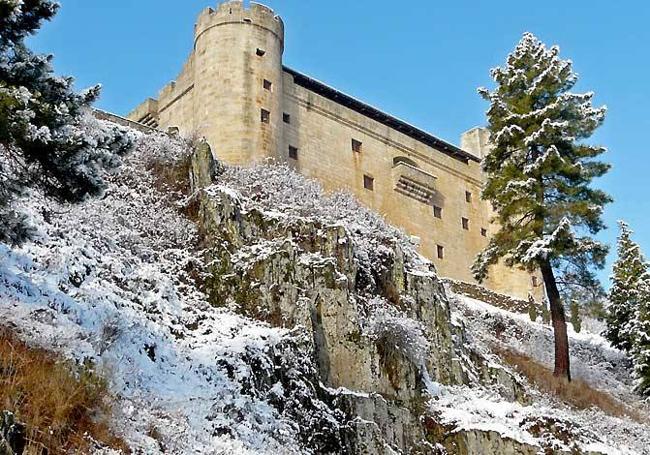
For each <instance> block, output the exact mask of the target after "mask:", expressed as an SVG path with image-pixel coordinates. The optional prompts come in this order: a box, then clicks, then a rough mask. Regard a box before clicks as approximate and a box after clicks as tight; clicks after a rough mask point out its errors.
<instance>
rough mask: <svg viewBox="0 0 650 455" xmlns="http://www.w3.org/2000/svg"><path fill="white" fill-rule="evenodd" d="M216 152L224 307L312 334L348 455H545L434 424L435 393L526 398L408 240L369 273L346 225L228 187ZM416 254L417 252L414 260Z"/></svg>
mask: <svg viewBox="0 0 650 455" xmlns="http://www.w3.org/2000/svg"><path fill="white" fill-rule="evenodd" d="M218 173H219V168H218V166H217V165H216V163H215V161H214V159H213V158H212V155H211V153H210V151H209V148H207V146H204V147H199V149H198V151H197V152H196V153H195V156H194V157H193V162H192V182H193V186H194V190H195V194H196V197H197V198H198V222H199V225H200V229H201V231H202V233H203V236H204V238H205V243H206V245H208V247H209V248H208V251H207V253H206V254H207V261H208V262H209V263H210V264H211V276H210V277H209V279H208V281H207V289H208V292H209V294H210V299H211V301H212V302H213V303H214V304H215V305H227V306H230V307H232V308H235V309H237V311H240V312H242V313H244V314H246V315H248V316H250V317H253V318H256V319H260V320H264V321H267V322H268V323H270V324H272V325H275V326H280V327H287V328H296V329H297V330H301V331H303V332H304V334H305V338H306V339H307V340H308V343H309V344H310V348H309V349H311V351H312V356H311V357H312V362H313V364H314V368H315V371H316V374H317V376H318V382H320V387H321V388H322V390H321V391H320V392H319V393H321V395H327V396H328V400H329V403H330V405H331V406H332V407H334V408H337V409H338V410H340V411H342V414H343V415H344V416H345V417H344V418H343V422H341V434H342V436H341V440H340V447H339V448H338V449H333V448H331V447H330V449H331V450H332V451H334V452H339V453H354V454H392V453H431V454H434V453H458V454H465V453H506V454H507V453H513V454H514V453H522V454H528V453H536V452H535V451H534V449H535V448H533V447H532V446H526V445H524V444H520V443H518V442H516V441H514V440H510V439H503V438H501V437H499V435H498V434H496V433H490V432H478V431H466V432H463V431H455V430H453V429H449V428H445V427H444V426H442V425H439V424H437V423H436V420H435V418H433V417H431V416H430V415H429V413H430V410H429V407H428V400H429V399H430V398H431V395H430V392H431V388H432V387H433V388H435V383H440V384H468V383H471V382H481V383H493V384H494V383H496V384H499V385H500V386H501V388H502V389H503V390H504V395H505V396H506V397H508V398H509V399H511V400H519V401H524V400H525V398H526V397H525V394H524V393H523V389H522V387H521V385H520V384H519V383H518V382H517V380H515V378H514V377H513V376H512V375H511V374H509V373H507V372H506V371H505V370H502V369H498V368H494V367H493V366H488V365H489V363H488V362H486V361H485V359H483V358H482V357H481V356H480V355H479V354H478V353H475V352H469V351H468V350H467V348H466V343H465V337H464V333H463V328H462V326H460V325H457V324H453V323H452V318H451V314H450V309H449V303H448V300H447V297H446V295H445V290H444V287H443V286H442V284H441V283H440V281H439V280H438V278H437V276H436V274H435V270H434V268H433V265H431V264H429V263H427V262H418V261H413V260H412V258H411V257H410V256H409V252H406V251H404V249H403V248H402V246H400V244H399V243H398V242H392V243H387V244H385V245H382V246H383V249H382V251H383V253H382V254H381V255H379V256H378V257H379V258H380V259H379V260H378V262H379V263H377V264H374V265H373V266H372V267H370V268H369V269H367V268H366V269H364V268H362V267H361V266H360V265H359V264H360V261H359V260H358V251H357V248H358V246H357V245H355V242H354V240H353V238H352V237H351V236H350V235H349V233H348V232H346V229H345V228H344V227H342V226H340V225H326V224H323V223H321V222H320V221H319V220H314V219H308V218H300V217H288V216H283V214H281V213H272V212H270V211H265V210H263V209H261V208H260V207H258V206H256V205H255V204H251V203H249V202H250V201H243V200H241V198H240V196H239V195H238V194H236V193H234V192H233V191H231V190H229V189H228V188H226V187H220V186H219V185H218V183H219V179H218V177H217V178H216V184H215V185H212V183H213V182H214V181H215V176H216V175H217V174H218ZM410 254H412V253H410Z"/></svg>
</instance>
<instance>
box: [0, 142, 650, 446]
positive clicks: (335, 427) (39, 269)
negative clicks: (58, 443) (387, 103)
mask: <svg viewBox="0 0 650 455" xmlns="http://www.w3.org/2000/svg"><path fill="white" fill-rule="evenodd" d="M110 180H111V185H110V187H109V190H108V191H107V193H106V195H105V196H104V197H103V198H102V199H97V200H92V201H88V202H87V203H84V204H82V205H81V206H64V207H59V206H56V205H54V204H53V203H51V202H49V201H45V200H44V199H42V198H41V197H40V196H38V195H32V196H31V197H30V198H27V199H25V200H24V201H23V204H24V209H25V210H26V211H27V212H28V213H30V214H31V217H32V218H33V220H34V222H35V223H36V224H37V225H38V228H39V236H38V239H37V241H36V242H34V243H33V244H30V245H26V246H24V247H22V248H9V247H8V246H0V259H2V260H0V297H1V298H0V316H2V317H3V318H4V321H5V324H9V325H10V326H11V327H13V330H15V331H16V332H17V333H18V334H20V335H22V337H23V338H25V339H28V340H30V342H32V343H34V344H36V345H39V346H47V347H49V348H52V349H55V350H56V351H59V352H61V353H62V354H63V355H65V356H66V357H69V358H71V359H73V360H75V361H77V362H79V363H82V362H83V363H87V362H91V363H92V364H93V365H96V367H97V370H98V371H103V372H104V374H105V375H106V377H107V378H108V380H109V381H110V384H111V390H112V391H113V393H114V395H115V400H116V406H115V407H114V410H113V414H114V415H113V416H112V419H113V422H114V426H115V429H116V431H119V432H120V433H121V434H122V435H123V437H124V439H125V440H126V441H127V443H129V444H130V446H131V447H132V448H133V450H134V451H135V452H146V453H287V454H288V453H292V454H293V453H318V454H321V453H349V454H394V453H403V454H409V453H412V454H416V453H417V454H443V453H448V454H484V453H504V454H510V453H512V454H533V453H544V452H546V453H562V452H566V453H616V452H615V450H617V449H615V447H617V446H618V447H619V448H620V447H623V448H624V450H621V453H643V449H642V448H643V447H645V446H646V445H647V443H648V441H649V440H648V431H647V429H646V428H645V426H644V425H643V424H639V423H637V422H635V421H633V420H630V419H627V418H626V417H624V416H621V417H620V418H619V417H611V416H608V415H604V414H603V413H602V412H600V411H592V410H589V411H584V412H583V411H578V410H576V409H573V408H571V407H570V406H567V405H566V404H563V403H560V402H558V401H557V400H556V399H554V398H552V397H549V396H547V395H544V394H543V393H540V392H539V391H538V390H537V389H536V388H535V387H533V386H531V384H529V383H528V382H527V381H526V379H525V378H524V377H523V376H521V375H520V374H518V373H517V372H516V371H515V370H514V369H513V368H511V367H509V366H507V365H506V364H505V363H504V362H503V361H502V360H501V359H500V357H499V356H497V355H496V354H495V352H497V351H496V350H495V349H494V347H495V345H496V344H498V343H508V346H511V347H513V346H514V347H516V348H517V349H520V350H524V348H523V346H525V345H526V343H527V342H525V341H524V338H526V339H533V335H532V334H536V335H535V336H541V335H540V334H543V335H544V337H546V331H545V330H546V329H545V328H544V327H541V326H536V325H534V324H533V325H531V324H529V323H526V322H524V321H522V320H521V319H516V318H515V316H512V315H511V314H510V313H508V312H503V311H502V312H501V313H498V314H497V313H493V312H491V311H492V309H490V308H492V307H490V305H486V304H483V303H481V302H474V301H472V300H471V299H465V298H464V297H462V296H458V295H456V294H454V293H453V292H450V291H449V289H445V287H444V286H443V284H442V283H441V281H440V280H439V279H438V277H437V275H436V271H435V269H434V267H433V265H432V264H431V263H429V262H428V261H426V260H424V259H423V258H421V257H420V256H419V255H418V254H417V252H416V250H415V248H414V246H413V245H412V244H411V243H410V240H409V238H408V237H407V236H405V235H404V234H403V233H402V232H400V231H398V230H396V229H395V228H393V227H391V226H389V225H387V224H386V223H385V222H384V220H383V219H382V218H381V217H380V216H378V215H377V214H374V213H373V212H371V211H369V210H367V209H365V208H363V207H361V206H360V205H359V204H358V203H357V202H356V201H355V200H354V199H353V198H352V197H350V196H349V195H346V194H343V193H341V194H325V193H324V192H323V191H322V190H321V188H320V187H319V186H318V185H317V184H316V183H314V182H312V181H309V180H307V179H305V178H303V177H301V176H299V175H298V174H296V173H294V172H293V171H292V170H291V169H289V168H287V167H286V166H277V165H273V164H271V163H268V164H263V165H258V166H254V167H251V168H231V167H224V166H222V165H220V164H219V163H218V161H217V160H215V158H214V157H213V154H212V152H211V151H210V149H209V147H207V145H205V144H200V145H199V146H197V147H196V148H194V149H191V148H189V146H188V145H187V144H186V143H184V142H183V141H174V140H171V139H170V138H168V137H164V136H157V135H141V136H140V138H139V142H138V147H137V149H136V151H135V152H134V153H133V155H132V156H130V157H129V158H128V159H127V160H126V162H125V164H124V166H123V168H122V170H121V172H120V173H119V174H116V175H114V176H112V177H111V178H110ZM485 308H488V310H486V309H485ZM494 311H501V310H496V309H495V310H494ZM513 318H515V319H513ZM538 339H540V340H541V339H543V340H544V342H543V343H547V341H546V340H547V338H543V337H541V338H538ZM515 340H516V342H517V343H520V344H516V342H515ZM543 343H542V344H543ZM543 345H544V347H545V349H546V346H547V345H546V344H543ZM581 346H582V347H581V349H582V350H581V352H583V353H585V355H584V356H583V357H581V360H583V363H584V364H585V366H584V368H583V369H582V370H580V371H585V372H586V371H593V368H592V367H593V364H592V363H590V362H591V360H590V359H592V358H593V356H592V355H591V354H592V353H593V352H595V351H596V350H598V352H600V353H603V352H605V353H608V352H609V351H606V350H605V351H603V348H601V347H594V346H593V345H592V344H590V343H589V342H587V341H584V342H583V345H581ZM603 356H604V357H603ZM616 356H617V354H615V353H610V354H607V355H606V356H605V354H602V356H601V357H599V360H598V362H599V363H598V365H600V366H601V367H599V368H601V370H602V375H601V376H600V377H605V378H607V380H608V381H610V384H619V385H620V386H621V388H622V389H625V390H628V389H627V388H626V387H627V385H626V384H624V382H625V380H624V378H623V379H622V378H621V377H619V376H616V375H614V374H613V373H612V372H611V371H610V370H609V369H607V368H602V365H603V364H604V362H605V360H602V359H603V358H606V361H607V362H614V361H616V359H618V357H616ZM590 368H591V369H590ZM611 370H613V369H611ZM599 371H600V370H599ZM622 393H627V392H625V391H624V392H622ZM621 396H624V397H628V398H629V397H630V395H621ZM0 411H2V409H0ZM9 411H10V410H9ZM587 412H589V413H591V414H588V413H587ZM637 420H638V419H637ZM619 427H620V428H619Z"/></svg>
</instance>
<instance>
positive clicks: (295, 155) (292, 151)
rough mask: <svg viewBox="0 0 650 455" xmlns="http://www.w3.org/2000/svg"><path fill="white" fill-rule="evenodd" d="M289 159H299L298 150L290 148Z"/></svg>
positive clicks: (291, 146)
mask: <svg viewBox="0 0 650 455" xmlns="http://www.w3.org/2000/svg"><path fill="white" fill-rule="evenodd" d="M289 158H291V159H292V160H297V159H298V149H297V148H296V147H294V146H293V145H290V146H289Z"/></svg>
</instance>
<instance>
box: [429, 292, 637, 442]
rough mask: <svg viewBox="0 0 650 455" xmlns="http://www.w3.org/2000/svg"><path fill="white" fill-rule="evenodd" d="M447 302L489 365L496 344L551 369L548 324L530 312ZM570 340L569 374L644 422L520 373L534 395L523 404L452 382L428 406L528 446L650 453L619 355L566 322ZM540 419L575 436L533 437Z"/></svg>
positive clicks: (454, 299) (451, 420)
mask: <svg viewBox="0 0 650 455" xmlns="http://www.w3.org/2000/svg"><path fill="white" fill-rule="evenodd" d="M450 300H451V303H452V311H453V314H454V316H455V319H456V320H462V321H463V322H464V324H465V325H466V330H467V336H468V339H469V342H470V343H471V344H472V345H473V346H474V347H475V348H476V349H478V350H479V351H481V352H483V353H484V354H485V355H487V357H488V358H492V359H494V361H495V363H496V362H499V361H498V359H497V358H496V356H495V355H494V354H491V348H490V346H495V345H498V346H500V347H502V348H508V349H512V350H515V351H518V352H520V353H523V354H526V355H528V356H529V357H531V358H532V359H535V360H536V361H537V362H539V363H541V364H543V365H546V366H547V367H548V368H550V369H552V365H553V357H552V356H553V333H552V328H551V327H549V326H548V325H545V324H542V323H539V322H531V321H530V319H529V317H528V315H523V314H517V313H511V312H509V311H506V310H502V309H499V308H496V307H494V306H492V305H489V304H487V303H485V302H482V301H479V300H475V299H472V298H469V297H465V296H462V295H455V294H451V295H450ZM569 339H570V346H571V362H572V373H573V376H574V377H576V378H580V379H582V380H584V381H585V382H587V383H589V384H590V385H591V386H592V387H594V388H596V389H600V390H603V391H605V392H608V393H609V394H611V395H612V396H614V397H616V398H617V399H618V400H620V401H621V402H622V403H624V404H625V405H626V406H628V407H630V408H632V409H634V410H635V411H637V412H638V413H639V415H640V417H641V418H642V419H645V423H639V422H638V421H636V420H633V419H630V418H627V417H613V416H611V415H608V414H606V413H604V412H603V411H602V410H600V409H598V408H595V407H594V408H592V409H588V410H582V411H580V410H576V409H575V408H572V407H570V406H568V405H567V404H565V403H563V402H561V401H560V400H559V399H558V398H556V397H553V396H549V395H547V394H544V393H541V392H539V391H538V390H536V389H535V388H534V387H533V386H531V385H530V384H528V383H527V382H526V381H525V379H524V378H523V377H522V378H521V379H522V381H523V382H524V384H525V385H526V391H527V393H528V394H530V396H531V397H533V400H532V403H531V404H529V405H524V404H520V403H517V402H510V401H507V400H504V399H503V397H502V396H501V395H500V394H499V393H497V391H496V390H490V389H489V388H480V387H479V388H469V387H452V388H443V389H442V393H441V394H440V397H439V398H437V399H435V400H433V401H432V408H433V409H434V410H435V411H437V412H438V413H440V415H441V417H442V420H443V422H445V423H447V424H450V425H455V426H456V427H457V428H458V429H477V430H483V431H495V432H497V433H499V434H502V435H503V436H505V437H509V438H512V439H515V440H517V441H519V442H522V443H527V444H531V445H538V446H540V445H543V444H549V443H551V444H555V446H556V449H563V450H570V449H571V447H572V445H573V443H577V446H578V447H580V448H581V449H582V450H585V451H587V450H592V451H599V452H603V453H608V454H619V453H622V454H647V453H650V427H648V424H647V422H650V419H649V418H648V416H650V412H648V406H647V405H644V404H643V403H642V402H641V400H640V397H639V396H638V395H636V394H634V392H633V391H632V388H633V380H632V378H631V376H630V369H629V365H628V361H627V359H626V357H625V355H624V354H623V353H622V352H620V351H618V350H617V349H614V348H612V347H611V346H610V345H609V343H608V342H607V341H606V340H605V339H604V338H603V337H601V336H600V335H598V334H595V333H588V332H581V333H576V332H575V331H573V330H572V328H571V326H570V325H569ZM504 368H507V369H509V368H508V367H504ZM509 370H510V371H511V372H513V373H515V374H517V373H516V372H515V371H514V370H512V369H509ZM539 419H543V420H546V421H550V422H564V423H563V424H562V425H564V426H565V427H566V430H567V432H568V433H569V434H572V435H573V438H574V439H573V440H572V442H571V444H568V445H567V444H564V443H563V441H562V440H561V439H555V440H554V441H550V440H548V439H545V438H539V437H537V436H536V435H535V434H534V431H533V432H531V431H530V429H531V428H534V427H535V422H536V421H538V420H539ZM567 422H568V425H567Z"/></svg>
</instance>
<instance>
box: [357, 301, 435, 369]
mask: <svg viewBox="0 0 650 455" xmlns="http://www.w3.org/2000/svg"><path fill="white" fill-rule="evenodd" d="M364 332H365V335H366V336H368V337H369V338H370V339H372V340H374V341H375V342H376V343H377V344H382V343H385V344H386V345H388V346H390V347H391V348H393V349H396V350H397V351H398V352H400V353H402V354H403V355H404V356H405V357H406V358H407V359H409V360H410V361H411V362H413V364H415V365H416V366H418V367H422V366H423V365H424V361H425V359H426V356H427V353H428V352H429V348H430V342H429V340H428V339H427V337H426V336H425V332H424V328H423V327H422V324H421V323H420V322H418V321H416V320H414V319H411V318H409V317H408V316H406V315H405V314H403V313H401V312H400V311H399V310H398V309H397V308H395V307H394V306H392V305H390V304H389V303H388V302H386V301H385V300H383V299H381V298H375V299H373V300H372V301H371V302H370V304H369V316H368V318H367V320H366V321H365V323H364Z"/></svg>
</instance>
